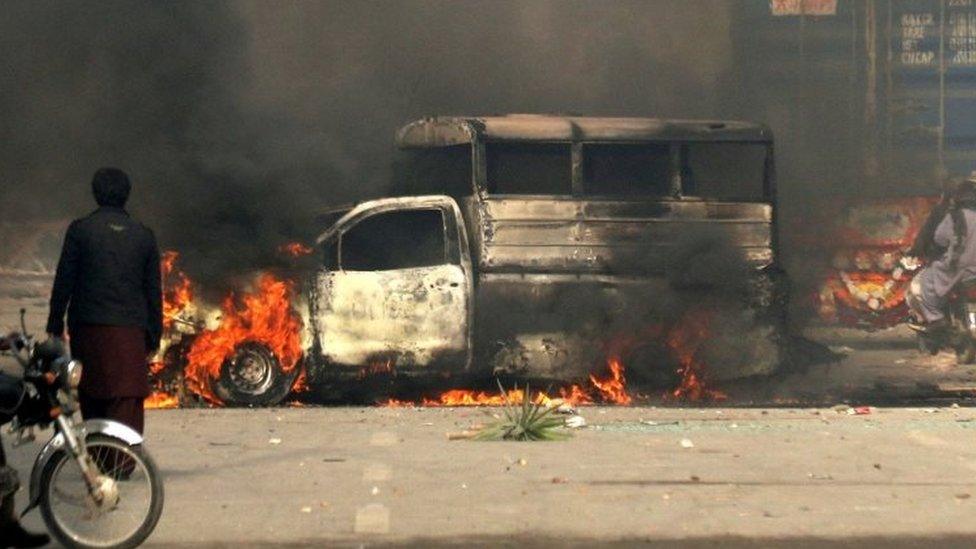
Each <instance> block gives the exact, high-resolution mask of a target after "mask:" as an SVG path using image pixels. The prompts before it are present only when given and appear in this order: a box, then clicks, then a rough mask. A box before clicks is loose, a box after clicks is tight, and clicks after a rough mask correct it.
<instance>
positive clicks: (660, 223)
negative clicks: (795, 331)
mask: <svg viewBox="0 0 976 549" xmlns="http://www.w3.org/2000/svg"><path fill="white" fill-rule="evenodd" d="M477 202H478V204H479V205H480V207H477V208H475V207H472V206H473V205H472V204H468V208H467V210H466V211H467V213H468V216H469V221H468V222H469V229H470V234H472V235H473V236H474V239H475V246H474V251H475V255H476V257H477V261H478V263H477V264H478V266H479V268H480V269H481V270H483V271H487V272H543V273H546V272H551V273H617V274H627V273H629V274H641V273H644V274H647V273H656V272H660V270H661V269H662V268H663V267H664V265H665V264H667V262H668V261H669V260H671V259H672V258H673V257H674V256H675V255H676V254H683V253H687V252H688V250H689V249H691V248H694V247H695V246H698V245H700V244H702V243H708V244H709V245H711V246H720V247H723V248H724V247H729V246H731V247H732V248H734V249H737V250H739V252H740V257H741V258H742V260H744V261H745V262H747V263H749V264H751V265H753V266H756V267H762V266H765V265H769V264H770V263H772V261H773V250H772V244H773V236H772V225H771V220H772V208H771V207H770V206H769V205H767V204H755V203H741V204H739V203H714V202H703V201H670V200H664V201H654V200H634V201H623V200H583V199H580V200H576V199H571V198H564V197H560V198H554V197H548V198H543V197H537V198H525V197H520V198H497V197H493V198H488V199H484V200H479V201H477Z"/></svg>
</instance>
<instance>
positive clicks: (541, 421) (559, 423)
mask: <svg viewBox="0 0 976 549" xmlns="http://www.w3.org/2000/svg"><path fill="white" fill-rule="evenodd" d="M515 388H516V389H518V386H517V385H516V387H515ZM498 389H499V390H500V391H501V394H502V396H503V397H504V399H505V406H503V407H502V411H503V412H504V413H505V418H504V419H502V420H499V421H497V422H495V423H492V424H491V425H488V426H487V427H485V428H484V429H482V430H481V431H480V432H479V433H478V434H477V435H475V436H474V440H528V441H533V440H564V439H567V438H569V437H570V436H572V435H571V434H570V433H569V432H567V431H565V430H563V429H562V427H564V426H565V422H564V421H563V419H562V418H561V417H558V416H556V415H555V414H554V412H555V408H548V407H546V406H545V405H544V404H540V403H536V402H532V396H531V395H532V391H531V389H530V388H529V386H528V384H526V386H525V393H524V395H525V396H524V397H523V398H522V403H521V404H519V403H513V402H511V401H510V400H509V399H508V393H507V392H506V391H505V388H504V387H502V384H501V382H500V381H499V382H498Z"/></svg>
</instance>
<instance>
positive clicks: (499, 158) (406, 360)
mask: <svg viewBox="0 0 976 549" xmlns="http://www.w3.org/2000/svg"><path fill="white" fill-rule="evenodd" d="M396 139H397V144H398V146H399V147H400V148H401V149H403V150H404V154H405V155H406V156H408V157H409V161H408V162H407V165H406V166H401V169H399V170H398V171H399V172H400V177H401V179H402V181H401V183H403V186H404V187H405V188H406V189H407V190H408V191H410V192H411V193H412V195H411V196H403V197H397V198H383V199H379V200H372V201H368V202H364V203H361V204H358V205H356V206H355V207H353V208H351V209H350V210H349V211H348V212H346V213H345V214H344V215H342V216H341V218H339V219H338V220H337V221H335V222H334V223H333V224H331V226H329V227H328V228H327V229H326V230H325V231H324V232H323V233H321V235H320V236H319V237H318V239H317V241H316V243H315V250H314V253H313V255H311V256H309V257H310V258H315V264H316V266H315V269H314V270H315V272H314V273H312V272H307V271H306V272H304V273H302V274H300V275H299V276H300V277H301V278H302V279H303V280H302V281H301V282H300V283H298V287H300V288H302V291H301V292H299V294H300V295H298V300H299V301H300V303H297V304H296V308H297V310H300V311H301V312H302V316H303V317H304V318H303V321H304V322H303V325H304V326H303V334H302V347H303V353H304V356H303V358H302V361H301V364H300V369H301V370H302V371H303V372H304V376H305V378H304V381H305V383H307V384H308V385H309V386H310V387H312V388H317V389H321V390H323V391H327V390H330V389H337V388H338V389H339V390H342V389H343V388H348V387H350V386H355V385H356V384H358V383H361V382H362V381H363V380H364V379H366V378H367V377H373V376H375V375H379V374H384V375H385V374H391V375H392V376H393V377H395V378H397V379H404V378H412V379H418V378H419V379H424V380H429V381H431V382H435V383H436V382H437V381H441V382H443V380H445V379H450V380H451V382H452V383H459V382H461V381H460V380H464V382H470V381H478V380H481V381H485V380H487V381H490V380H491V379H492V378H493V377H506V376H512V377H514V378H518V379H520V380H534V381H542V382H543V383H569V382H573V381H575V380H580V379H586V378H587V376H589V375H590V374H591V373H593V372H597V371H601V370H606V368H607V361H608V359H610V358H613V359H616V360H619V361H620V362H622V363H623V364H625V366H626V369H627V375H628V380H631V381H633V382H636V383H643V384H648V385H652V386H661V387H668V386H672V385H673V384H675V383H677V382H678V379H677V377H678V376H679V373H678V372H679V371H680V370H681V369H682V367H685V368H687V364H685V363H686V362H687V361H688V360H689V357H687V356H681V355H682V351H681V350H682V349H683V347H682V345H681V341H676V338H677V339H679V340H687V339H688V338H689V337H693V338H699V339H702V337H701V336H702V335H703V333H704V332H706V331H707V337H706V338H704V340H706V341H705V344H703V345H696V346H695V349H694V353H695V354H696V355H697V359H698V360H700V361H703V362H707V363H709V371H708V373H707V377H708V378H709V379H710V380H713V381H721V380H726V379H731V378H742V377H747V376H753V375H766V374H770V373H772V372H773V371H774V370H775V369H776V368H777V366H778V364H779V362H780V355H781V353H782V339H783V338H782V334H783V330H784V326H785V324H784V323H785V318H784V317H785V297H784V296H785V283H784V277H783V275H782V274H781V272H780V271H779V267H778V264H777V261H776V258H777V238H776V224H775V222H776V219H775V214H776V211H775V199H776V195H775V170H774V162H773V138H772V135H771V132H770V131H769V130H768V129H767V128H766V127H765V126H762V125H758V124H752V123H746V122H734V121H681V120H657V119H645V118H592V117H562V116H535V115H511V116H497V117H469V118H465V117H438V118H426V119H422V120H418V121H415V122H413V123H410V124H408V125H406V126H405V127H403V128H402V129H401V130H400V131H399V132H398V133H397V137H396ZM689 319H690V321H689ZM702 319H705V321H702ZM676 326H683V327H684V328H683V329H682V330H675V329H674V328H675V327H676ZM689 331H690V332H695V333H693V334H690V335H689V334H688V333H685V332H689ZM251 347H253V344H251ZM249 353H250V355H254V356H251V357H250V358H247V357H244V358H241V357H235V358H233V359H231V360H229V361H228V362H227V364H226V365H225V368H224V370H228V368H229V369H230V370H235V371H236V370H240V371H239V372H237V374H234V372H229V373H228V374H227V375H226V376H223V379H222V380H220V381H219V382H218V384H222V385H224V386H225V390H223V391H222V392H221V394H222V396H224V397H225V398H226V400H228V401H229V402H230V403H238V404H241V403H243V404H271V403H274V402H275V401H277V400H280V399H281V398H283V397H284V393H285V392H286V391H284V392H283V391H281V390H280V388H281V387H284V386H286V385H285V384H283V383H282V382H280V381H274V382H273V381H269V380H270V379H272V378H275V377H278V378H281V379H285V380H287V382H289V383H290V380H293V379H294V376H296V375H300V374H298V373H296V372H294V371H292V372H289V373H288V374H287V375H286V374H282V373H280V372H279V373H278V374H275V373H274V372H273V371H271V370H274V368H275V367H276V366H275V365H276V362H275V360H273V359H272V358H269V357H268V356H265V357H264V358H263V359H261V357H260V356H257V355H258V354H261V353H258V352H257V351H255V350H254V349H251V350H250V351H249ZM255 353H257V354H255ZM238 354H239V353H238ZM264 354H265V355H267V353H264ZM258 359H261V360H258ZM256 365H257V366H261V367H256ZM262 365H263V366H262ZM258 370H261V371H258ZM251 378H254V380H256V381H254V382H253V383H252V382H248V383H250V385H249V386H248V388H246V390H236V389H233V387H231V388H230V390H227V389H226V386H232V385H234V384H235V382H234V381H233V380H234V379H244V380H248V379H251ZM252 385H253V387H252ZM275 387H277V388H278V389H275Z"/></svg>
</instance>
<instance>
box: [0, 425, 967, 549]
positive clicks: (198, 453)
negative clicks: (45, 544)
mask: <svg viewBox="0 0 976 549" xmlns="http://www.w3.org/2000/svg"><path fill="white" fill-rule="evenodd" d="M493 413H497V410H491V409H423V410H417V409H378V408H289V409H264V410H170V411H153V412H150V413H149V417H148V447H149V448H150V451H151V452H152V453H153V455H154V456H155V457H156V459H157V461H158V463H159V464H160V466H161V468H162V469H163V471H164V474H165V482H166V490H167V493H166V497H167V501H166V508H165V512H164V515H163V518H162V521H161V522H160V524H159V527H158V529H157V530H156V532H155V534H154V535H153V537H152V538H151V539H150V544H149V545H150V546H155V547H190V546H193V547H211V546H213V547H219V546H226V547H230V546H235V547H237V546H241V544H245V545H250V546H255V547H258V546H269V545H293V546H304V545H308V546H331V545H341V546H346V545H349V546H353V545H355V546H358V545H360V544H361V543H365V544H366V545H385V544H401V543H402V544H414V545H424V546H429V545H432V544H451V543H458V544H482V545H486V546H497V545H504V544H509V545H513V546H514V545H538V546H542V545H547V544H551V543H558V544H560V545H574V544H576V545H580V546H583V545H589V544H592V543H594V542H607V543H609V542H616V543H618V544H620V545H621V546H623V545H629V544H631V543H636V542H638V541H640V542H644V543H647V544H651V545H655V544H660V545H661V546H669V547H671V546H679V547H682V546H687V547H697V546H704V545H706V544H707V543H711V542H714V541H722V542H723V543H725V544H726V545H727V546H732V547H737V546H738V547H768V546H774V547H777V546H781V547H787V546H789V547H820V546H844V547H848V546H853V547H876V546H878V544H885V545H889V544H891V545H892V546H901V547H913V546H916V545H913V544H914V543H920V544H921V543H925V544H927V545H931V544H932V543H935V542H938V543H937V545H939V546H943V545H945V544H949V545H958V546H969V547H971V546H973V545H974V544H976V522H974V521H973V520H972V517H973V514H974V512H976V476H974V475H976V444H974V436H976V409H969V408H912V409H873V410H872V413H871V414H869V415H850V414H849V413H847V412H846V411H835V410H832V409H774V410H758V409H703V410H697V409H663V408H628V409H619V408H617V409H614V408H610V409H608V408H583V409H582V410H581V413H582V415H583V416H584V417H585V418H586V419H587V421H588V422H589V425H588V427H586V428H584V429H580V430H576V431H574V434H575V436H574V437H573V438H572V439H571V440H567V441H562V442H536V443H516V442H474V441H449V440H447V437H446V433H447V432H451V431H458V430H461V429H463V428H464V427H467V426H469V425H471V424H476V423H483V422H485V421H490V420H492V416H491V414H493ZM38 448H39V446H37V445H34V446H26V447H21V448H18V449H16V450H14V451H12V452H11V454H12V457H13V461H14V463H16V465H17V466H18V467H19V468H20V469H21V470H22V471H25V472H26V471H27V469H28V465H29V463H30V461H31V460H32V459H33V457H34V455H35V454H36V452H37V450H38ZM19 499H20V500H21V501H23V499H24V494H23V493H21V494H20V498H19ZM27 523H28V524H30V525H31V526H33V527H35V528H37V527H40V521H39V517H38V516H37V514H36V513H32V514H31V515H30V516H29V518H28V519H27Z"/></svg>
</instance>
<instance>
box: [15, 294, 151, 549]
mask: <svg viewBox="0 0 976 549" xmlns="http://www.w3.org/2000/svg"><path fill="white" fill-rule="evenodd" d="M24 313H25V312H24V310H21V311H20V316H21V330H22V332H21V333H12V334H10V335H8V336H6V337H0V353H2V354H4V355H9V356H13V357H15V358H16V360H17V361H18V362H19V363H20V365H21V366H22V367H23V369H24V377H23V381H22V382H21V383H20V384H18V385H19V387H17V388H16V389H13V390H6V391H0V423H6V422H10V423H11V426H10V429H9V432H10V433H12V434H14V435H15V440H14V443H13V445H14V446H18V445H22V444H25V443H27V442H31V441H33V440H34V436H35V435H34V429H35V428H40V429H45V428H47V427H49V426H53V431H52V437H51V439H50V440H49V441H48V443H47V444H46V445H45V446H44V448H43V449H42V450H41V452H40V454H38V456H37V459H36V460H35V461H34V467H33V469H32V471H31V475H30V503H29V504H28V506H27V508H26V509H25V510H24V511H23V513H22V516H23V515H26V514H27V513H28V512H30V511H31V510H33V509H34V508H39V509H40V512H41V517H42V518H43V520H44V524H45V525H46V526H47V528H48V530H49V532H50V533H51V534H52V536H53V537H54V538H55V539H57V541H58V542H60V543H61V544H62V545H64V546H65V547H78V548H89V547H91V548H95V547H98V548H103V549H104V548H110V549H115V548H130V547H136V546H138V545H139V544H141V543H142V542H143V541H145V540H146V538H147V537H149V535H150V534H151V533H152V531H153V530H154V529H155V527H156V524H157V522H158V521H159V517H160V516H161V515H162V512H163V482H162V477H161V476H160V474H159V470H158V468H157V467H156V464H155V462H154V461H153V460H152V458H151V457H150V455H149V453H148V452H147V451H146V449H145V448H144V447H143V446H142V437H141V436H140V435H139V433H137V432H135V431H134V430H132V429H130V428H129V427H127V426H126V425H123V424H121V423H119V422H116V421H109V420H101V419H99V420H88V421H84V422H80V423H79V422H77V421H75V419H74V415H75V412H77V411H78V409H79V406H78V397H77V388H78V384H79V383H80V382H81V372H82V367H83V366H82V364H81V363H80V362H79V361H77V360H72V359H71V358H70V357H68V356H67V354H66V353H65V350H64V346H63V344H61V342H60V341H58V340H56V339H52V340H47V341H44V342H40V343H38V342H36V341H35V340H34V338H33V337H31V336H29V335H27V329H26V324H25V322H24Z"/></svg>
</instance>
